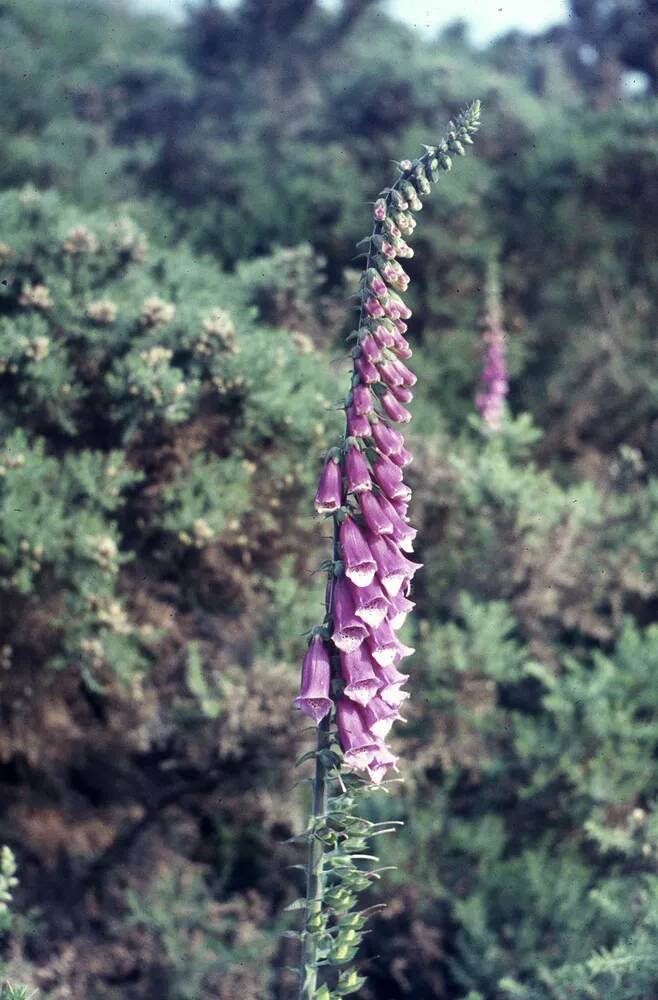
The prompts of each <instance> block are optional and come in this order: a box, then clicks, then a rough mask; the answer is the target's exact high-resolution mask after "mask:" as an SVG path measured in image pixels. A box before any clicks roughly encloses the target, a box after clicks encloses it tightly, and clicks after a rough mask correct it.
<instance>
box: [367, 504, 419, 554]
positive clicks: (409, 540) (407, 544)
mask: <svg viewBox="0 0 658 1000" xmlns="http://www.w3.org/2000/svg"><path fill="white" fill-rule="evenodd" d="M377 500H378V502H379V506H380V507H381V509H382V511H383V512H384V514H385V515H386V517H387V518H388V520H389V522H390V524H391V527H392V531H391V536H392V538H393V541H394V542H395V543H396V545H398V546H399V547H400V548H401V549H402V550H403V552H413V542H414V540H415V538H416V535H417V534H418V532H417V530H416V529H415V528H412V527H411V525H410V524H409V523H408V522H407V521H404V520H403V519H402V517H401V516H400V514H399V513H398V511H397V510H396V509H395V507H394V506H393V504H392V502H391V501H390V500H389V499H388V498H387V497H385V496H384V495H383V494H380V496H378V497H377ZM368 527H370V526H368ZM379 534H386V532H379Z"/></svg>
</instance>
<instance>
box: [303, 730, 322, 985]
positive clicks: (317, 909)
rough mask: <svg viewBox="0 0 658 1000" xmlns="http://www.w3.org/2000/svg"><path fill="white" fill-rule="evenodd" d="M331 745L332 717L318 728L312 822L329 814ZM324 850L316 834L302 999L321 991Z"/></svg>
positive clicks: (310, 854) (311, 842) (308, 875)
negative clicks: (317, 922) (314, 922)
mask: <svg viewBox="0 0 658 1000" xmlns="http://www.w3.org/2000/svg"><path fill="white" fill-rule="evenodd" d="M328 745H329V716H328V715H325V717H324V719H322V721H321V722H320V723H319V725H318V735H317V745H316V750H317V754H316V758H315V774H314V776H313V804H312V807H311V823H310V826H311V828H312V829H314V826H315V824H314V820H316V819H317V818H318V817H320V816H324V814H325V813H326V811H327V768H326V766H325V763H324V761H323V759H322V758H323V754H322V751H323V750H325V749H326V748H327V747H328ZM323 858H324V847H323V844H322V841H321V840H319V839H318V838H317V837H316V836H314V834H313V833H311V836H310V838H309V843H308V861H307V866H306V927H305V928H304V934H303V939H302V960H301V968H300V990H299V1000H313V997H314V996H315V991H316V989H317V980H318V956H317V937H316V934H315V933H313V932H309V930H308V923H309V920H311V919H312V918H313V917H315V916H319V915H321V914H322V897H323V894H324V866H323Z"/></svg>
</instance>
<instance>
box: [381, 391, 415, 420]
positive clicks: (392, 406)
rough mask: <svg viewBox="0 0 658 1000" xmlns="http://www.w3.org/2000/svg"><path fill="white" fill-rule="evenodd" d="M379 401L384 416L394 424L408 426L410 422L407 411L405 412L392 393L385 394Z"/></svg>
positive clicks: (409, 415)
mask: <svg viewBox="0 0 658 1000" xmlns="http://www.w3.org/2000/svg"><path fill="white" fill-rule="evenodd" d="M379 401H380V403H381V405H382V409H383V410H384V413H385V414H386V416H387V417H389V419H390V420H393V421H395V423H396V424H408V423H409V421H410V420H411V414H410V413H409V410H405V408H404V406H403V405H402V403H400V402H399V401H398V400H397V399H396V398H395V396H394V395H393V393H392V392H385V393H384V395H383V396H380V397H379Z"/></svg>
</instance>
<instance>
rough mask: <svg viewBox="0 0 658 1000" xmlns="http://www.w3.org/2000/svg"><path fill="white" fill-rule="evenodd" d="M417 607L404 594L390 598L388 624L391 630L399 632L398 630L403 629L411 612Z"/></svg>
mask: <svg viewBox="0 0 658 1000" xmlns="http://www.w3.org/2000/svg"><path fill="white" fill-rule="evenodd" d="M415 607H416V605H415V604H414V602H413V601H409V600H408V599H407V598H406V597H405V596H404V595H403V594H397V595H396V596H395V597H391V598H390V611H389V613H388V622H389V625H390V626H391V628H392V629H393V630H394V631H395V632H397V630H398V629H400V628H402V626H403V625H404V623H405V621H406V620H407V615H408V614H409V612H410V611H412V610H413V608H415Z"/></svg>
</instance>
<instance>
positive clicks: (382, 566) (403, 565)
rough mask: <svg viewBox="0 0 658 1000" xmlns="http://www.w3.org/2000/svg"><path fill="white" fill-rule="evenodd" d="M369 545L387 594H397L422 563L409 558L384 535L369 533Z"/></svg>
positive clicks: (393, 595) (379, 577)
mask: <svg viewBox="0 0 658 1000" xmlns="http://www.w3.org/2000/svg"><path fill="white" fill-rule="evenodd" d="M368 545H369V547H370V552H371V554H372V556H373V557H374V559H375V563H376V565H377V577H378V579H379V581H380V583H381V584H382V586H383V588H384V590H385V591H386V593H387V594H389V595H390V596H392V597H395V596H397V594H399V592H400V588H401V587H402V584H403V583H405V581H409V580H411V579H412V577H413V575H414V573H416V572H417V570H419V569H420V567H421V566H422V563H414V562H412V561H411V560H410V559H407V558H406V556H403V555H402V553H401V552H400V551H399V550H398V548H397V546H396V545H395V544H394V543H393V542H391V541H390V540H389V539H388V538H385V537H384V536H382V535H371V534H368Z"/></svg>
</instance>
